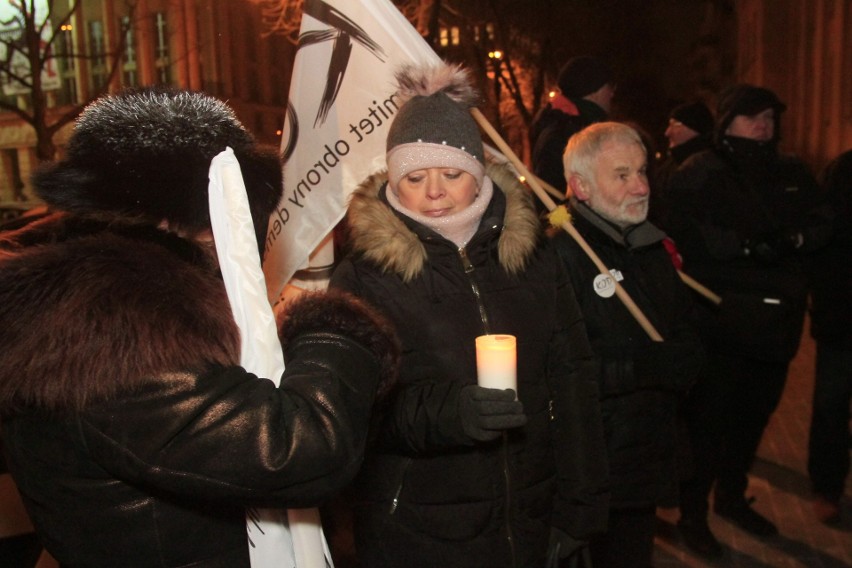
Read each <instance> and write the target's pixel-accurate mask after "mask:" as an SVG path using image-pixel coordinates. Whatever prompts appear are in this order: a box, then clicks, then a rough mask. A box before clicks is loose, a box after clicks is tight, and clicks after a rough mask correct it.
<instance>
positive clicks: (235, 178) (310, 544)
mask: <svg viewBox="0 0 852 568" xmlns="http://www.w3.org/2000/svg"><path fill="white" fill-rule="evenodd" d="M209 176H210V184H209V189H208V194H209V202H210V224H211V226H212V228H213V235H214V240H215V242H216V252H217V255H218V257H219V266H220V269H221V271H222V279H223V280H224V282H225V289H226V291H227V293H228V300H229V302H230V304H231V311H232V312H233V314H234V320H235V321H236V323H237V326H238V327H239V330H240V364H241V365H242V366H243V367H244V368H245V369H246V370H247V371H249V372H251V373H255V374H256V375H258V376H259V377H265V378H268V379H270V380H271V381H273V382H274V383H275V385H276V386H277V385H278V384H279V383H280V381H281V374H282V373H283V372H284V355H283V353H282V351H281V344H280V342H279V341H278V332H277V329H276V326H275V317H274V315H273V313H272V306H271V305H270V303H269V301H268V300H267V294H266V283H265V279H264V276H263V272H262V271H261V268H260V255H259V254H258V251H257V238H256V237H255V233H254V224H253V222H252V217H251V211H250V209H249V203H248V196H247V195H246V187H245V183H244V182H243V177H242V172H241V170H240V164H239V163H238V162H237V158H236V156H234V152H233V150H231V149H230V148H228V149H227V150H225V151H223V152H222V153H221V154H219V155H218V156H216V157H215V158H213V160H212V162H211V164H210V174H209ZM246 530H247V533H248V546H249V557H250V559H251V565H252V567H253V568H327V567H328V566H332V561H331V553H330V552H329V550H328V545H327V543H326V541H325V536H324V535H323V531H322V525H321V524H320V518H319V512H318V511H317V510H316V509H290V510H277V509H250V510H248V511H246Z"/></svg>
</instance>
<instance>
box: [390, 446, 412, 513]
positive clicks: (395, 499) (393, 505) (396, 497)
mask: <svg viewBox="0 0 852 568" xmlns="http://www.w3.org/2000/svg"><path fill="white" fill-rule="evenodd" d="M409 465H411V458H405V462H404V465H403V466H402V474H401V475H400V476H399V485H397V486H396V491H394V492H393V499H391V506H390V510H389V511H388V514H390V515H393V514H394V513H396V508H397V507H398V506H399V494H400V493H402V486H403V485H405V472H406V471H408V466H409Z"/></svg>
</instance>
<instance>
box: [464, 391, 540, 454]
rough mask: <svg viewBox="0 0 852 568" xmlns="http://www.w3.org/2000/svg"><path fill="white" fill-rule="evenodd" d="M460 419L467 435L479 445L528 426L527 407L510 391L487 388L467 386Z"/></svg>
mask: <svg viewBox="0 0 852 568" xmlns="http://www.w3.org/2000/svg"><path fill="white" fill-rule="evenodd" d="M459 418H460V419H461V424H462V430H464V433H465V434H466V435H467V436H468V437H470V438H472V439H473V440H476V441H478V442H489V441H491V440H496V439H497V438H499V437H500V433H501V432H502V431H503V430H508V429H510V428H517V427H519V426H523V425H524V424H526V423H527V417H526V415H525V414H524V405H523V404H521V401H519V400H515V391H513V390H511V389H506V390H500V389H487V388H484V387H481V386H479V385H468V386H466V387H464V388H462V390H461V394H460V395H459Z"/></svg>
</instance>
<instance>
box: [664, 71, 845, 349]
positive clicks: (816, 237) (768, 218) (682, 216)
mask: <svg viewBox="0 0 852 568" xmlns="http://www.w3.org/2000/svg"><path fill="white" fill-rule="evenodd" d="M719 108H720V110H719V112H718V113H717V124H716V130H715V143H714V148H713V149H712V150H708V151H705V152H701V153H699V154H696V155H694V156H693V157H691V158H689V159H688V160H687V161H686V162H685V163H684V164H683V165H682V166H681V167H680V168H679V169H678V170H677V172H675V174H674V175H673V176H672V178H671V182H670V184H669V192H670V199H671V203H672V209H671V215H670V216H669V219H668V224H667V227H666V229H667V232H668V233H669V234H670V235H672V237H673V238H674V240H675V241H676V242H677V244H678V248H679V250H680V252H681V254H682V256H683V259H684V272H686V273H688V274H689V275H690V276H692V277H694V278H695V279H696V280H698V281H699V282H701V283H702V284H704V285H705V286H707V287H708V288H710V289H711V290H713V291H714V292H716V293H717V294H719V295H720V296H721V297H722V304H721V305H720V306H719V307H718V308H717V307H715V306H709V305H702V309H701V310H700V311H699V312H698V313H699V316H700V317H699V319H698V323H699V325H700V329H701V331H702V332H703V335H704V336H705V338H706V339H707V341H708V342H709V343H710V344H711V345H713V346H714V347H715V348H717V349H723V350H726V351H729V352H734V353H739V354H742V355H746V356H749V357H753V358H757V359H762V360H768V361H779V362H786V361H789V360H790V359H791V358H792V357H793V355H795V353H796V350H797V348H798V345H799V338H800V336H801V332H802V325H803V321H804V315H805V304H806V298H807V286H808V280H807V271H806V264H805V262H806V257H807V255H808V253H810V252H812V251H814V250H816V249H818V248H819V247H821V246H822V245H824V244H825V242H826V241H827V239H828V236H829V235H830V218H831V216H830V213H829V211H828V210H827V208H826V207H825V204H824V202H823V199H822V197H821V192H820V191H819V187H818V186H817V183H816V181H815V180H814V177H813V176H812V175H811V173H810V172H809V171H808V169H807V167H806V166H805V165H804V164H803V163H802V162H801V161H799V160H797V159H794V158H791V157H787V156H783V155H781V154H779V152H778V149H777V143H778V120H779V118H780V113H781V111H783V110H784V105H783V104H782V103H781V102H780V101H778V99H777V98H776V97H775V95H774V93H772V92H771V91H768V90H766V89H762V88H758V87H751V86H748V85H741V86H737V87H735V88H733V89H731V90H730V91H729V92H728V93H727V94H726V95H725V96H724V97H723V98H722V100H721V101H720V107H719ZM768 108H774V109H775V110H776V113H775V117H776V128H775V138H774V139H772V140H770V141H767V142H759V141H755V140H751V139H747V138H740V137H736V136H731V135H728V134H726V133H725V131H726V129H727V128H728V126H729V125H730V123H731V122H732V121H733V120H734V118H735V117H736V116H737V115H740V114H745V115H753V114H756V113H758V112H761V111H762V110H765V109H768Z"/></svg>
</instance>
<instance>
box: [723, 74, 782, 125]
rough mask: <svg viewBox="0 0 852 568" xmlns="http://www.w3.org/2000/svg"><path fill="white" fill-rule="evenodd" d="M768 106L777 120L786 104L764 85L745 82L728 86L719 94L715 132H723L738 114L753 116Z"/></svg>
mask: <svg viewBox="0 0 852 568" xmlns="http://www.w3.org/2000/svg"><path fill="white" fill-rule="evenodd" d="M770 108H771V109H773V110H774V111H775V115H776V121H777V118H778V115H779V114H781V113H782V112H784V111H785V110H786V109H787V105H785V104H784V103H783V102H781V99H779V98H778V95H776V94H775V93H774V92H772V91H770V90H769V89H766V88H764V87H755V86H754V85H748V84H745V83H742V84H739V85H734V86H732V87H728V88H727V89H725V90H724V91H722V93H721V94H720V95H719V106H718V108H717V111H716V134H717V135H722V134H724V132H725V130H727V128H728V126H730V124H731V122H732V121H733V120H734V118H736V117H737V116H739V115H743V116H754V115H756V114H758V113H761V112H763V111H765V110H767V109H770Z"/></svg>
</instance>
